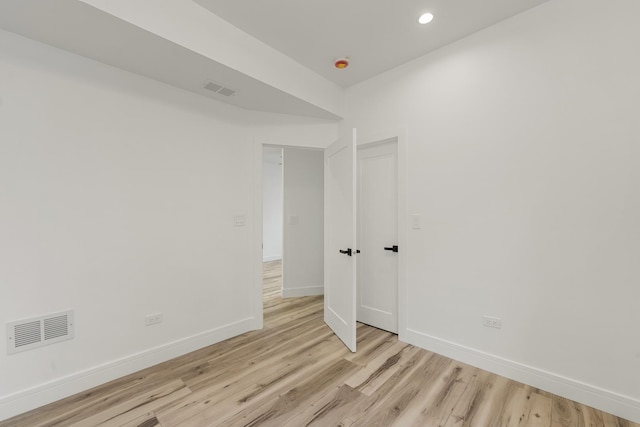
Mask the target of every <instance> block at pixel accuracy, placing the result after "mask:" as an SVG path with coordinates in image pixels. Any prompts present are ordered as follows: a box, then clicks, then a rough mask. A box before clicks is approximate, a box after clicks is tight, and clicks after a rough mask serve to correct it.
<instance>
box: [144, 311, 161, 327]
mask: <svg viewBox="0 0 640 427" xmlns="http://www.w3.org/2000/svg"><path fill="white" fill-rule="evenodd" d="M156 323H162V313H156V314H150V315H148V316H145V317H144V324H145V325H147V326H149V325H155V324H156Z"/></svg>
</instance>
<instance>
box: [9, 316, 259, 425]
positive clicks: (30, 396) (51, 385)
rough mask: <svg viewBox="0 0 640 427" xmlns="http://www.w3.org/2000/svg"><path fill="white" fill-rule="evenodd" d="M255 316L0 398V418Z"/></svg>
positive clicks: (211, 339) (201, 342) (242, 326)
mask: <svg viewBox="0 0 640 427" xmlns="http://www.w3.org/2000/svg"><path fill="white" fill-rule="evenodd" d="M256 325H257V322H256V320H255V319H253V318H250V319H244V320H240V321H237V322H233V323H229V324H227V325H224V326H221V327H219V328H216V329H212V330H210V331H206V332H203V333H200V334H197V335H192V336H190V337H187V338H183V339H180V340H177V341H173V342H170V343H167V344H164V345H161V346H158V347H155V348H151V349H149V350H145V351H143V352H140V353H136V354H132V355H130V356H126V357H123V358H121V359H117V360H114V361H111V362H108V363H105V364H102V365H99V366H95V367H92V368H89V369H86V370H84V371H81V372H77V373H75V374H72V375H69V376H66V377H63V378H59V379H56V380H54V381H50V382H48V383H44V384H41V385H38V386H36V387H32V388H30V389H26V390H22V391H19V392H17V393H13V394H10V395H7V396H2V397H0V421H2V420H5V419H8V418H11V417H14V416H16V415H19V414H21V413H23V412H27V411H30V410H32V409H35V408H38V407H40V406H43V405H46V404H49V403H52V402H55V401H57V400H60V399H63V398H65V397H68V396H72V395H74V394H76V393H80V392H82V391H85V390H88V389H90V388H93V387H96V386H98V385H100V384H104V383H106V382H109V381H111V380H114V379H116V378H120V377H123V376H125V375H129V374H132V373H134V372H137V371H139V370H141V369H145V368H148V367H150V366H153V365H157V364H158V363H162V362H166V361H167V360H170V359H173V358H174V357H178V356H181V355H183V354H187V353H189V352H191V351H195V350H198V349H200V348H203V347H206V346H209V345H212V344H215V343H217V342H220V341H224V340H226V339H229V338H232V337H235V336H237V335H241V334H243V333H245V332H248V331H251V330H255V329H256Z"/></svg>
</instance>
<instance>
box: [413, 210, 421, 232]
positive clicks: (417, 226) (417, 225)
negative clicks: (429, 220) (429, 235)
mask: <svg viewBox="0 0 640 427" xmlns="http://www.w3.org/2000/svg"><path fill="white" fill-rule="evenodd" d="M411 228H415V229H416V230H417V229H420V228H422V215H419V214H413V215H411Z"/></svg>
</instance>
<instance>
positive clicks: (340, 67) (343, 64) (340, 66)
mask: <svg viewBox="0 0 640 427" xmlns="http://www.w3.org/2000/svg"><path fill="white" fill-rule="evenodd" d="M333 65H334V66H335V67H336V68H337V69H338V70H344V69H345V68H347V67H348V66H349V61H347V60H346V59H338V60H337V61H336V62H335V63H334V64H333Z"/></svg>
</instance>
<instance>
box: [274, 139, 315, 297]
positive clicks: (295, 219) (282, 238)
mask: <svg viewBox="0 0 640 427" xmlns="http://www.w3.org/2000/svg"><path fill="white" fill-rule="evenodd" d="M262 152H263V158H262V161H263V163H262V206H263V209H262V210H263V214H262V215H263V226H262V230H263V231H262V234H263V236H262V237H263V270H264V272H265V279H264V284H263V285H264V286H265V287H267V286H269V287H271V289H270V290H268V291H267V289H265V292H279V293H280V296H281V297H283V298H295V297H302V296H313V295H323V294H324V162H323V151H322V150H318V149H309V148H298V147H281V146H269V145H264V146H263V147H262ZM278 276H280V277H278ZM276 279H277V280H276ZM278 283H279V284H280V286H279V288H277V284H278Z"/></svg>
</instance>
